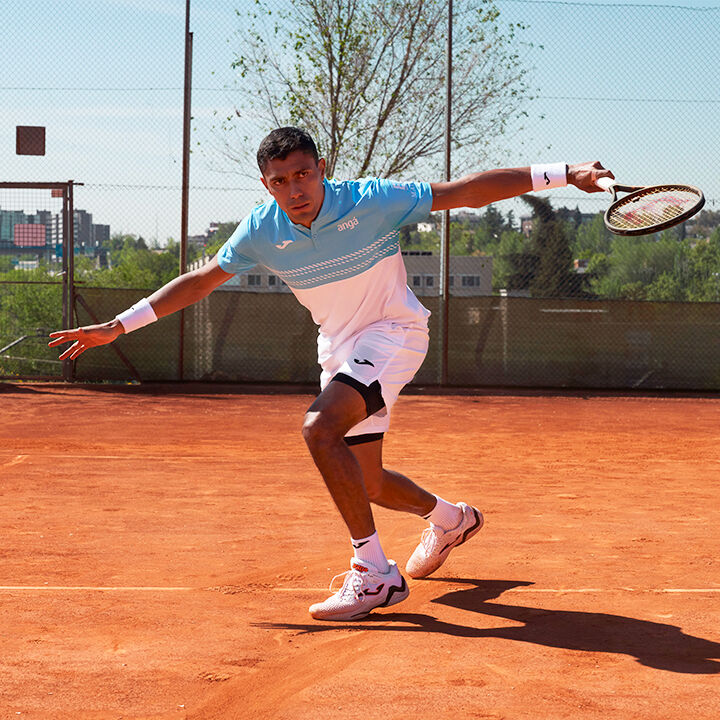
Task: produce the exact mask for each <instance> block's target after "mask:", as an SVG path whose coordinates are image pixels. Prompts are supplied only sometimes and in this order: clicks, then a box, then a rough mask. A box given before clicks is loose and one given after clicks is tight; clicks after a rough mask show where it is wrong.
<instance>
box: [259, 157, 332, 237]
mask: <svg viewBox="0 0 720 720" xmlns="http://www.w3.org/2000/svg"><path fill="white" fill-rule="evenodd" d="M324 178H325V159H324V158H321V159H320V161H319V162H317V163H316V162H315V159H314V158H313V156H312V155H310V154H309V153H306V152H303V151H301V150H295V151H293V152H291V153H290V154H289V155H288V156H287V157H286V158H285V159H284V160H278V159H276V160H269V161H268V162H267V164H266V165H265V169H264V170H263V174H262V178H261V179H262V183H263V185H264V186H265V187H266V188H267V190H268V192H269V193H270V194H271V195H272V196H273V197H274V198H275V200H276V201H277V204H278V205H279V206H280V207H281V208H282V209H283V210H284V211H285V212H286V213H287V216H288V217H289V218H290V220H292V221H293V222H294V223H297V224H299V225H304V226H305V227H308V228H309V227H310V223H312V221H313V220H314V219H315V218H316V217H317V215H318V213H319V212H320V208H321V207H322V204H323V199H324V197H325V187H324V186H323V179H324Z"/></svg>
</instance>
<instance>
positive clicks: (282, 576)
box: [0, 384, 720, 720]
mask: <svg viewBox="0 0 720 720" xmlns="http://www.w3.org/2000/svg"><path fill="white" fill-rule="evenodd" d="M0 391H1V392H0V403H1V407H2V424H1V425H0V428H1V429H0V435H1V438H2V443H1V445H0V482H1V485H0V491H1V492H2V551H1V552H2V577H1V578H0V586H1V589H0V602H1V603H2V612H1V613H0V636H1V637H2V654H1V655H0V678H1V680H0V718H2V719H3V720H4V719H5V718H21V719H22V718H43V719H44V718H48V719H52V720H64V719H72V720H84V719H85V718H88V719H93V720H94V719H100V718H102V719H103V720H105V719H106V718H107V719H110V718H112V719H119V718H123V719H124V720H130V719H139V718H142V719H143V720H149V719H158V720H159V719H160V718H162V719H163V720H164V719H166V718H167V719H173V718H192V719H198V720H212V719H216V718H217V719H219V718H222V719H226V718H227V719H232V718H252V719H253V720H258V719H260V718H273V719H281V720H318V719H322V718H345V719H348V720H353V719H354V718H357V719H358V720H367V719H368V718H383V719H384V720H385V719H394V718H398V719H399V718H403V720H405V719H408V718H409V719H414V718H432V719H433V720H464V719H465V718H478V719H479V718H482V719H483V720H499V719H500V718H503V719H507V720H520V719H525V718H527V719H532V720H564V719H566V718H567V719H573V720H574V719H575V718H581V719H582V720H585V719H587V720H596V719H597V720H600V719H602V720H607V719H608V718H613V719H615V718H616V719H618V720H635V719H636V718H637V719H640V718H642V719H647V720H651V719H652V720H681V719H682V720H686V719H688V720H689V719H692V720H711V719H713V720H714V719H716V718H718V717H720V634H719V633H718V628H719V627H720V572H719V570H720V563H719V562H718V555H719V553H718V549H719V545H720V483H719V482H718V480H719V479H720V442H719V441H720V399H718V398H717V397H648V396H644V397H643V396H632V397H614V396H611V395H609V394H605V395H589V394H588V395H585V396H583V395H580V394H572V395H571V394H566V395H562V394H557V395H554V396H542V395H527V394H526V395H524V396H523V395H521V394H516V395H512V394H509V395H498V394H494V395H493V394H482V393H474V394H471V393H468V394H464V395H461V394H457V395H451V396H438V395H405V396H403V397H402V398H401V399H400V401H399V403H398V405H397V407H396V411H395V414H394V424H393V428H392V430H391V432H390V433H389V434H388V436H387V438H386V451H385V459H386V464H387V466H388V467H391V468H395V469H397V470H400V471H401V472H403V473H405V474H407V475H409V476H410V477H412V478H416V479H417V480H418V481H420V482H421V483H422V484H423V485H425V486H427V487H428V488H429V489H431V490H434V491H435V492H438V493H440V494H442V495H443V496H445V497H447V498H448V499H451V500H453V501H458V500H465V501H466V502H471V503H473V504H476V505H477V506H478V507H480V508H481V509H482V510H483V512H484V513H485V516H486V525H485V528H484V529H483V530H482V532H481V533H480V534H479V535H478V536H477V537H476V538H474V539H473V540H472V541H470V542H469V543H467V544H466V545H464V546H462V547H461V548H458V549H457V550H456V551H454V552H453V553H451V555H450V558H449V559H448V561H447V562H446V564H445V565H444V566H443V567H442V568H441V569H440V570H439V571H438V573H437V576H433V577H431V578H430V579H426V580H409V585H410V596H409V598H408V599H407V600H406V601H405V602H403V603H401V604H399V605H396V606H393V607H391V608H388V609H385V610H379V611H376V612H374V613H373V614H372V615H371V616H370V617H369V618H368V619H366V620H362V621H359V622H356V623H353V624H344V623H339V624H338V623H322V622H317V621H313V620H312V619H311V618H310V617H309V615H308V613H307V608H308V606H309V605H310V604H311V603H312V602H315V601H317V600H320V599H324V598H325V597H327V595H328V594H329V593H328V591H327V586H328V584H329V582H330V579H331V577H332V576H333V575H334V574H336V573H340V572H342V571H344V570H345V569H347V565H348V559H349V557H350V544H349V540H348V536H347V532H346V530H345V527H344V525H343V524H342V521H341V520H340V516H339V515H338V513H337V511H336V510H335V508H334V506H333V505H332V501H331V500H330V497H329V495H328V493H327V491H326V490H325V487H324V484H323V482H322V480H321V478H320V476H319V473H317V471H316V470H315V468H314V466H313V464H312V461H311V459H310V456H309V453H308V452H307V450H306V449H305V446H304V443H303V440H302V437H301V435H300V425H301V421H302V416H303V413H304V411H305V409H306V408H307V406H308V405H309V404H310V402H311V399H312V395H311V394H310V393H309V392H305V393H297V394H273V393H271V392H267V393H265V394H260V393H258V392H253V393H243V392H242V391H241V390H238V389H237V388H227V387H207V386H205V387H197V386H195V387H193V386H190V387H188V386H180V387H175V388H167V387H162V386H157V387H153V386H142V387H139V388H137V387H128V388H125V389H123V388H112V387H109V386H98V387H89V386H62V385H57V384H53V385H42V384H40V385H20V384H5V385H0ZM376 520H377V525H378V529H379V531H380V536H381V539H382V541H383V545H384V548H385V550H386V552H387V554H388V557H392V558H393V559H395V560H397V562H398V564H399V565H400V566H401V567H404V564H405V561H406V559H407V557H408V556H409V554H410V553H411V552H412V550H413V548H414V546H415V544H416V543H417V542H418V539H419V537H420V533H421V531H422V530H423V528H424V523H423V521H422V520H421V519H420V518H416V517H414V516H410V515H399V514H395V513H392V512H391V511H388V510H384V509H377V511H376Z"/></svg>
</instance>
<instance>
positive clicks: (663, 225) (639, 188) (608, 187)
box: [596, 177, 705, 236]
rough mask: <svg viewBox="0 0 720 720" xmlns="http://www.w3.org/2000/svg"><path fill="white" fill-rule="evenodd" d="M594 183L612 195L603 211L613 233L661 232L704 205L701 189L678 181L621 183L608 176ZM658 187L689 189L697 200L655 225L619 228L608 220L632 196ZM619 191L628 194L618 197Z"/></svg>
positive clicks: (641, 233) (649, 233)
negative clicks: (651, 183)
mask: <svg viewBox="0 0 720 720" xmlns="http://www.w3.org/2000/svg"><path fill="white" fill-rule="evenodd" d="M596 183H597V185H598V187H601V188H602V189H603V190H605V191H606V192H608V193H610V195H612V203H611V204H610V206H609V207H608V209H607V210H606V211H605V217H604V221H605V227H606V228H607V229H608V230H609V231H610V232H611V233H614V234H615V235H626V236H632V235H652V234H654V233H656V232H661V231H662V230H667V229H668V228H671V227H674V226H675V225H680V224H681V223H683V222H685V221H686V220H688V219H689V218H691V217H692V216H693V215H695V214H696V213H698V212H700V210H702V208H703V206H704V205H705V196H704V195H703V192H702V190H700V189H699V188H697V187H694V186H693V185H682V184H678V183H667V184H665V185H621V184H620V183H618V182H616V181H615V180H614V179H612V178H608V177H602V178H599V179H598V180H597V181H596ZM660 188H667V189H673V188H675V189H678V190H689V191H690V192H692V193H694V194H695V195H697V202H696V203H695V204H694V205H692V206H691V207H689V208H688V209H687V210H685V211H684V212H682V213H680V214H679V215H676V216H675V217H673V218H670V219H669V220H665V221H663V222H660V223H656V224H655V225H646V226H643V227H639V228H620V227H618V226H617V225H614V224H613V223H612V221H611V220H610V216H611V214H612V213H613V212H614V211H615V210H616V209H617V208H618V207H620V206H622V205H625V204H627V203H629V202H632V201H633V199H634V198H637V197H639V196H642V195H645V194H647V193H648V192H652V191H653V190H657V189H660ZM619 192H622V193H629V194H628V195H625V196H624V197H622V198H620V199H618V196H617V194H618V193H619Z"/></svg>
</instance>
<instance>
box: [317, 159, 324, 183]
mask: <svg viewBox="0 0 720 720" xmlns="http://www.w3.org/2000/svg"><path fill="white" fill-rule="evenodd" d="M318 168H320V174H321V175H322V176H323V178H324V177H325V158H320V159H319V160H318Z"/></svg>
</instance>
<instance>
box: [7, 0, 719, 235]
mask: <svg viewBox="0 0 720 720" xmlns="http://www.w3.org/2000/svg"><path fill="white" fill-rule="evenodd" d="M460 4H461V3H459V2H457V0H456V5H458V6H459V5H460ZM244 5H247V0H239V1H238V2H237V3H232V2H223V3H219V2H216V1H214V0H193V2H192V14H191V30H192V31H193V33H194V41H195V52H194V58H193V64H194V67H193V71H194V72H193V79H194V86H195V89H194V92H193V115H194V117H195V121H194V133H193V147H194V153H193V156H192V165H191V184H192V186H193V190H192V192H191V211H190V232H191V233H199V232H202V231H203V230H204V229H205V228H206V227H207V225H208V224H209V223H210V222H212V221H229V220H236V219H239V218H240V217H242V215H243V214H244V213H245V212H247V211H248V210H249V209H250V208H251V207H252V205H253V204H254V203H256V202H258V201H261V200H262V199H264V197H265V196H264V191H263V190H262V188H261V186H260V184H259V182H257V181H255V180H253V179H251V178H249V177H248V176H247V174H248V172H249V173H250V174H252V173H254V169H253V168H245V174H244V175H241V174H237V173H236V172H234V170H235V169H236V168H234V167H232V166H231V165H230V164H229V163H228V162H227V161H226V160H225V159H224V158H223V157H222V156H221V155H219V154H218V153H217V152H215V151H214V150H213V147H214V146H215V145H216V144H217V136H215V135H214V134H213V130H212V126H213V125H214V124H216V115H215V113H218V114H219V115H223V114H226V113H227V112H231V111H232V107H233V104H234V103H235V102H238V101H239V100H240V101H241V95H240V94H238V93H237V92H231V91H229V90H227V89H226V88H227V87H229V86H232V85H233V83H234V77H233V74H232V71H231V69H230V63H231V61H232V57H233V49H234V48H235V47H237V43H238V39H237V38H238V36H236V33H237V32H238V29H239V28H240V21H239V19H238V18H237V16H236V15H235V13H234V8H236V7H238V8H241V7H243V6H244ZM497 5H498V7H499V8H500V10H501V14H502V17H503V18H504V19H506V20H508V21H513V22H516V21H524V22H525V23H526V24H528V25H529V28H528V29H527V30H526V31H524V32H523V33H522V37H523V38H524V39H525V40H528V41H531V42H532V43H533V44H534V46H535V47H534V48H533V49H532V50H528V51H527V52H526V58H525V59H526V61H527V64H528V66H529V67H532V72H531V75H530V79H531V84H532V85H533V87H534V88H536V89H537V94H538V98H537V99H536V100H535V101H534V102H533V103H531V104H530V105H529V106H528V107H527V110H528V112H529V118H527V119H526V120H525V129H524V130H523V131H521V132H518V133H517V134H516V135H513V136H512V137H508V138H507V142H506V144H505V147H503V148H502V152H500V148H499V153H498V159H497V162H498V163H501V164H527V163H529V162H534V161H555V160H566V161H569V162H573V161H579V160H585V159H600V160H602V161H603V162H604V163H605V164H606V165H607V166H608V167H611V168H612V169H613V170H614V172H615V173H616V175H618V177H620V178H621V179H622V180H625V181H628V182H631V183H645V182H648V183H651V182H662V181H671V180H678V181H683V182H690V183H693V184H697V185H699V186H700V187H702V188H703V190H704V191H705V193H706V196H707V197H708V199H709V201H710V202H709V207H711V208H713V209H719V208H718V206H717V204H716V203H717V201H718V200H719V199H720V179H719V178H718V173H717V167H718V166H719V165H720V162H719V161H720V142H718V140H719V138H718V127H720V122H718V120H719V119H720V118H719V116H720V83H718V81H717V68H718V67H720V40H719V39H718V35H719V34H718V33H717V28H718V27H720V23H719V22H718V20H720V6H718V5H717V4H715V5H713V4H708V3H702V2H691V1H690V0H686V1H684V2H683V1H682V0H677V1H676V2H662V1H658V0H655V1H654V2H652V4H651V6H648V5H649V4H643V3H615V4H606V5H601V4H600V3H597V2H578V1H576V2H571V3H565V2H558V3H544V2H532V1H529V0H498V2H497ZM59 8H60V9H59ZM184 13H185V2H184V0H163V1H162V2H152V1H145V0H83V1H82V2H80V1H79V0H66V2H64V3H62V5H61V6H60V4H57V3H51V2H49V0H45V1H43V2H41V1H38V0H25V1H24V2H20V1H19V0H14V2H12V3H11V4H10V6H9V7H6V8H5V12H4V14H3V31H2V43H0V163H1V164H2V167H3V168H4V172H3V176H4V177H3V180H17V181H30V180H32V181H40V180H53V181H54V180H65V179H74V180H76V181H78V182H83V183H85V187H83V188H79V189H78V191H77V195H76V197H77V202H76V204H77V206H78V207H83V208H84V209H87V210H88V211H90V212H92V213H93V215H94V218H95V221H96V222H102V223H109V224H110V225H111V228H112V230H113V232H116V231H124V232H133V233H139V234H142V235H143V236H145V237H147V238H155V237H157V238H158V239H159V240H160V241H161V242H163V241H164V239H165V238H167V237H168V236H174V237H176V238H177V237H178V236H179V224H180V189H179V188H180V181H181V170H182V166H181V159H182V84H183V52H184V46H183V42H184V37H183V36H184V27H185V25H184V23H185V19H184ZM239 37H240V38H241V37H242V31H240V35H239ZM540 46H543V48H542V49H540ZM659 101H662V102H659ZM16 125H45V126H46V127H47V154H46V155H45V156H44V157H27V156H23V157H17V156H16V155H15V126H16ZM247 133H248V135H249V136H250V138H251V139H250V140H249V142H250V143H252V144H253V145H254V144H255V143H256V142H257V140H258V139H259V137H260V136H261V134H262V133H261V130H260V129H259V128H249V129H247ZM218 169H222V170H224V172H218ZM478 169H481V168H478ZM418 179H427V180H435V179H439V177H420V178H418ZM553 198H554V199H555V201H556V203H557V204H560V203H563V204H568V205H571V206H573V207H574V206H575V205H576V204H577V205H580V207H581V209H583V210H587V211H593V210H596V209H599V208H600V207H602V204H603V200H602V199H597V198H588V197H582V196H579V195H578V194H576V193H574V192H573V191H572V189H567V190H563V191H555V194H554V195H553ZM503 207H505V208H510V207H512V204H511V203H510V204H504V205H503Z"/></svg>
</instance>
